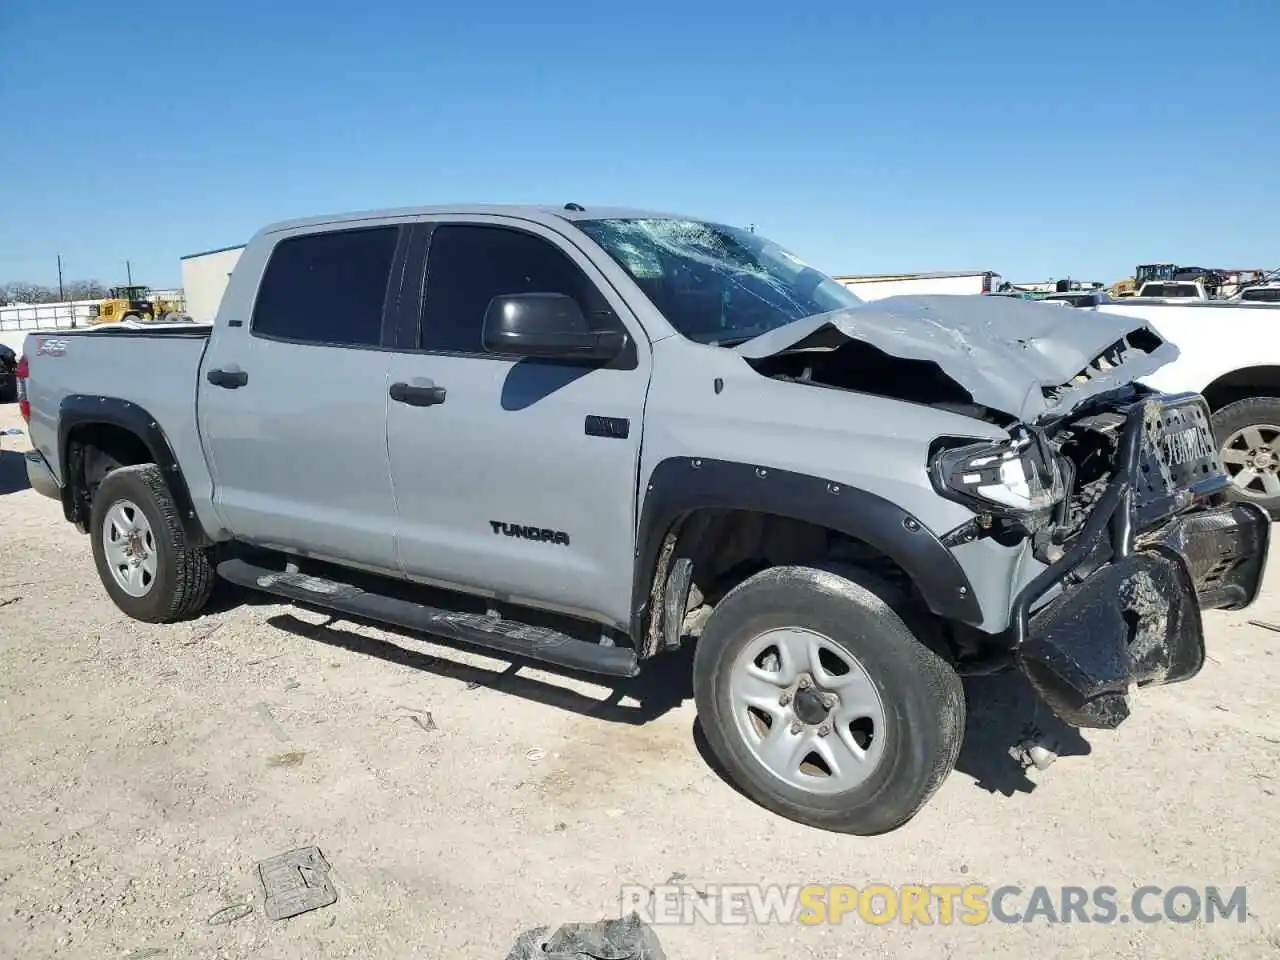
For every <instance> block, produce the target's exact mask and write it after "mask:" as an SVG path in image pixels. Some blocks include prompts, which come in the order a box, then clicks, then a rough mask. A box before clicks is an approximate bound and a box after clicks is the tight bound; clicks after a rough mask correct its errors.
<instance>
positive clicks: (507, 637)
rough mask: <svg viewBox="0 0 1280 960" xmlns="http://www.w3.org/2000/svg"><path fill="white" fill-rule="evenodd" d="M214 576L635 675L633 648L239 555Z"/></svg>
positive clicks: (570, 665) (516, 652) (564, 662)
mask: <svg viewBox="0 0 1280 960" xmlns="http://www.w3.org/2000/svg"><path fill="white" fill-rule="evenodd" d="M218 576H220V577H222V578H223V579H224V580H229V581H230V582H231V583H234V584H237V585H239V586H242V587H247V588H249V589H250V590H261V591H263V592H265V593H270V594H274V595H276V596H278V597H283V598H285V599H287V600H293V601H296V602H298V603H302V604H306V605H310V606H317V607H323V608H325V609H327V610H335V611H337V612H339V613H345V614H348V615H350V616H353V617H362V618H365V619H368V620H376V621H378V622H380V623H389V624H394V625H396V626H399V627H405V628H407V629H409V630H420V631H422V632H423V633H429V634H432V635H434V636H437V637H442V638H444V639H446V640H457V641H460V642H462V643H470V644H474V645H476V646H478V647H487V648H488V649H490V650H496V651H498V652H500V653H503V654H507V655H510V656H517V657H525V658H527V659H530V660H539V661H542V662H543V663H550V664H554V665H556V666H558V667H563V668H565V669H567V670H579V671H582V672H583V673H594V674H602V675H604V676H609V677H634V676H637V675H638V674H639V673H640V663H639V660H638V659H637V657H636V652H635V650H633V649H631V648H630V647H607V646H604V645H603V644H595V643H588V642H587V641H585V640H580V639H578V638H577V637H571V636H569V635H568V634H565V633H561V632H560V631H558V630H553V629H551V628H549V627H541V626H535V625H533V624H527V623H522V622H520V621H517V620H508V619H503V618H500V617H493V616H488V615H486V614H479V613H465V612H457V611H452V610H445V609H442V608H439V607H432V606H428V605H426V604H422V603H414V602H413V601H411V600H402V599H400V598H399V597H394V596H389V595H387V594H382V593H374V592H372V591H369V590H364V589H362V588H360V587H357V586H354V585H352V584H348V583H341V582H339V581H336V580H328V579H325V578H322V577H312V576H308V575H306V574H302V573H289V572H282V571H279V570H271V569H268V568H267V567H260V566H257V565H255V564H252V563H249V562H247V561H245V560H241V559H233V560H224V561H223V562H222V563H220V564H218Z"/></svg>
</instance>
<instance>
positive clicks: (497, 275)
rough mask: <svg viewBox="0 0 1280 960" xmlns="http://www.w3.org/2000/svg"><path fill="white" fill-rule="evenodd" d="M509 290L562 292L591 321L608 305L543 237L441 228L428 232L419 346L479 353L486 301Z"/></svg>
mask: <svg viewBox="0 0 1280 960" xmlns="http://www.w3.org/2000/svg"><path fill="white" fill-rule="evenodd" d="M511 293H562V294H564V295H565V296H569V297H573V299H574V300H576V301H578V306H580V307H581V308H582V312H583V313H584V314H586V315H587V317H588V319H589V320H590V319H591V318H592V316H593V315H596V316H599V314H600V313H601V312H603V311H605V310H607V309H608V305H607V303H606V302H605V300H604V298H603V296H602V294H601V293H600V291H599V290H597V289H596V287H595V284H593V283H592V282H591V281H590V280H589V279H588V278H587V276H586V275H585V274H584V273H583V272H582V271H581V270H579V269H578V267H577V265H575V264H574V262H573V261H572V260H570V259H569V258H568V257H567V256H565V254H564V253H562V252H561V251H560V250H558V249H557V248H556V247H555V246H554V245H553V244H552V243H550V242H549V241H547V240H543V239H542V238H541V237H535V236H533V235H532V234H528V233H521V232H520V231H518V230H509V229H506V228H505V227H483V226H462V225H452V226H441V227H437V228H436V230H435V232H434V233H433V234H432V235H431V252H430V253H429V255H428V260H427V283H426V296H425V297H424V299H423V316H422V321H421V325H420V327H419V331H420V332H419V334H418V345H419V346H420V347H421V348H422V349H424V350H439V351H453V352H458V353H481V352H483V351H484V346H483V344H482V340H481V332H482V330H483V329H484V314H485V311H486V310H487V309H488V307H489V301H490V300H492V299H493V298H494V297H496V296H499V295H502V294H511Z"/></svg>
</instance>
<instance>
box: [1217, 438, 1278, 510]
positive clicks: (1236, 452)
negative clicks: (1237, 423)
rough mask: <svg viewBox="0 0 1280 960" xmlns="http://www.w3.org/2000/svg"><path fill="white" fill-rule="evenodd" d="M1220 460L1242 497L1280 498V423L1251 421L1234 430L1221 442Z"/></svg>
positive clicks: (1258, 498)
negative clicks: (1251, 422)
mask: <svg viewBox="0 0 1280 960" xmlns="http://www.w3.org/2000/svg"><path fill="white" fill-rule="evenodd" d="M1222 463H1223V465H1224V466H1225V467H1226V468H1227V473H1228V474H1229V475H1230V477H1231V482H1232V483H1233V484H1235V487H1236V489H1237V490H1238V491H1239V492H1240V493H1242V494H1244V495H1245V496H1246V497H1251V498H1253V499H1255V500H1270V499H1271V498H1272V497H1280V426H1275V425H1273V424H1269V423H1254V424H1250V425H1249V426H1247V427H1243V428H1241V429H1239V430H1237V431H1236V432H1235V433H1233V434H1231V436H1229V437H1227V442H1226V443H1224V444H1223V445H1222Z"/></svg>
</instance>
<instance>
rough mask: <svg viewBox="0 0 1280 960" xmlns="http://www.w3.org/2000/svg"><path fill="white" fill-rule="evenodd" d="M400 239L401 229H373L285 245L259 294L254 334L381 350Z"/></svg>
mask: <svg viewBox="0 0 1280 960" xmlns="http://www.w3.org/2000/svg"><path fill="white" fill-rule="evenodd" d="M399 234H400V228H399V227H370V228H366V229H361V230H340V231H333V232H328V233H314V234H309V235H307V236H304V237H291V238H289V239H287V240H282V241H280V243H279V244H277V245H276V248H275V250H273V251H272V253H271V259H270V260H269V261H268V262H267V269H266V272H265V273H264V275H263V277H262V286H261V287H260V288H259V290H258V300H257V302H256V303H255V304H254V307H253V326H252V330H253V332H254V333H256V334H259V335H262V336H267V337H281V338H283V339H287V340H302V341H306V342H309V343H336V344H349V345H351V346H376V345H377V344H378V343H380V342H381V339H382V307H383V302H384V301H385V300H386V297H387V279H388V278H389V277H390V275H391V261H392V260H393V259H395V253H396V241H397V240H398V239H399Z"/></svg>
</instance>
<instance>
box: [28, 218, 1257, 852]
mask: <svg viewBox="0 0 1280 960" xmlns="http://www.w3.org/2000/svg"><path fill="white" fill-rule="evenodd" d="M1176 356H1177V349H1176V347H1174V346H1173V345H1172V344H1170V343H1167V342H1165V341H1164V340H1163V339H1162V337H1161V336H1160V335H1159V333H1157V332H1156V331H1155V330H1154V329H1152V328H1151V327H1150V326H1148V325H1147V324H1145V323H1143V322H1142V321H1139V320H1133V319H1128V318H1123V317H1116V316H1108V315H1106V314H1102V313H1099V314H1096V315H1092V316H1090V317H1088V318H1087V319H1082V318H1081V315H1079V314H1076V313H1064V311H1062V309H1061V308H1057V307H1050V306H1044V305H1042V304H1035V303H1029V302H1024V301H1018V300H1013V299H1009V298H996V297H983V296H921V297H897V298H891V299H887V300H880V301H877V302H875V303H873V304H863V303H861V302H860V301H859V300H858V299H857V298H856V297H855V296H854V295H853V294H852V293H850V292H849V291H848V290H846V289H845V288H844V287H843V286H841V285H840V284H839V283H836V282H835V281H833V280H832V279H831V278H829V277H828V276H826V275H824V274H823V273H821V272H820V271H818V270H815V269H813V268H812V267H810V266H808V265H806V264H805V263H804V262H802V261H801V260H800V259H798V258H797V257H795V256H794V255H793V254H791V253H789V252H787V251H786V250H784V249H782V248H780V247H779V246H777V245H776V244H774V243H772V242H770V241H768V240H766V239H764V238H763V237H761V236H758V235H756V234H755V233H753V232H749V231H745V230H741V229H737V228H734V227H729V226H724V225H720V224H715V223H707V222H703V221H698V220H691V219H685V218H681V217H674V216H667V215H662V214H652V213H642V212H636V211H629V210H615V209H609V210H604V209H601V210H589V209H583V208H582V207H581V206H580V205H577V204H569V205H566V206H565V207H564V208H528V207H443V208H412V209H400V210H388V211H380V212H371V213H360V214H352V215H343V216H329V217H320V218H315V219H308V220H300V221H293V222H288V223H280V224H275V225H272V226H269V227H267V228H265V229H263V230H262V231H260V232H259V233H258V234H256V235H255V236H254V237H253V238H252V239H251V241H250V242H249V243H248V245H247V247H246V248H245V250H244V253H243V254H242V256H241V258H240V260H239V262H238V263H237V265H236V267H235V269H234V271H233V273H232V275H231V277H230V280H229V282H228V286H227V289H226V292H225V295H224V298H223V301H222V304H221V306H220V309H219V311H218V314H217V317H216V319H215V320H214V322H213V324H212V325H211V326H210V325H195V324H185V325H184V324H178V325H173V326H167V327H150V328H147V329H123V328H117V329H112V328H101V329H97V330H93V331H84V332H66V331H62V332H58V333H50V334H38V335H34V336H31V337H29V338H28V339H27V341H26V343H25V345H24V357H23V361H22V364H21V369H20V371H19V374H20V377H19V388H20V394H21V402H22V404H23V409H24V412H25V413H26V415H27V416H28V418H29V427H30V431H29V432H30V437H31V442H32V444H33V446H34V448H35V449H34V452H33V453H31V455H30V456H29V460H28V469H29V474H30V478H31V483H32V485H33V486H34V487H35V488H36V489H37V490H40V491H41V492H43V493H45V494H47V495H49V496H51V497H56V498H58V499H60V500H61V502H62V506H63V509H64V511H65V514H66V518H67V520H69V521H70V522H72V523H74V524H76V525H77V526H78V527H79V529H80V530H82V531H83V532H85V533H87V534H89V536H90V543H91V544H92V549H93V553H94V558H95V560H96V563H97V567H98V570H99V573H100V575H101V578H102V583H103V585H104V587H105V589H106V591H107V592H108V593H109V594H110V596H111V598H112V600H113V601H114V602H115V603H116V604H117V605H118V606H119V607H120V609H121V610H123V611H125V612H126V613H127V614H128V615H130V616H132V617H135V618H138V619H141V620H147V621H155V622H158V621H170V620H176V619H179V618H182V617H189V616H192V615H194V614H196V613H197V612H198V611H199V610H200V609H201V607H202V605H203V604H204V603H205V602H206V600H207V599H208V597H209V593H210V590H211V588H212V586H213V584H214V581H215V577H222V578H224V579H226V580H229V581H232V582H234V583H236V584H240V585H242V586H244V587H248V588H251V589H253V590H259V591H265V592H267V593H269V594H273V595H275V596H278V597H281V598H284V599H286V600H289V601H293V602H297V603H301V604H305V605H310V606H314V607H320V608H325V609H329V610H332V611H335V612H337V613H338V614H345V615H348V616H352V617H359V618H365V619H373V620H376V621H379V622H383V623H388V624H393V625H398V626H400V627H403V628H407V629H411V630H421V631H425V632H428V633H430V634H432V635H435V636H437V637H442V638H445V639H446V640H450V639H451V640H455V641H463V642H467V643H471V644H478V645H481V646H484V647H487V648H491V649H494V650H497V651H501V652H502V653H504V654H507V655H511V656H514V657H523V658H529V659H533V660H537V661H542V662H545V663H550V664H554V665H558V666H560V667H563V668H568V669H574V670H582V671H589V672H592V673H594V674H599V675H606V676H614V677H631V676H633V675H635V674H637V672H638V671H639V670H640V669H641V666H642V665H643V664H644V663H646V662H647V661H650V660H652V659H653V658H654V657H657V656H659V655H661V654H662V653H664V652H667V651H672V650H674V649H676V648H678V647H680V646H681V645H683V644H688V643H694V644H696V646H695V648H694V651H693V674H694V675H693V688H694V693H695V699H696V704H697V708H698V712H699V716H700V719H701V723H702V726H703V728H704V730H705V732H706V736H707V740H708V742H709V744H710V747H711V749H712V751H713V753H714V755H715V756H716V758H717V759H718V761H719V762H720V763H721V764H722V765H723V767H724V768H725V769H726V770H727V771H728V773H729V775H730V776H731V777H732V778H733V779H734V780H735V781H736V783H737V784H738V785H739V786H740V788H741V789H742V790H743V792H745V793H746V794H747V795H748V796H750V797H751V798H753V799H754V800H756V801H757V802H759V803H761V804H763V805H764V806H766V807H768V808H769V809H771V810H774V811H776V812H778V813H780V814H782V815H784V816H787V817H790V818H792V819H795V820H798V821H800V822H803V823H807V824H811V825H814V826H818V827H822V828H826V829H830V830H838V831H845V832H850V833H860V834H870V833H877V832H882V831H885V830H889V829H892V828H894V827H895V826H897V825H899V824H902V823H903V822H905V821H906V820H908V819H909V818H911V817H912V816H913V815H914V814H915V812H916V811H918V810H919V809H920V807H921V806H923V805H924V804H925V803H926V802H927V801H928V799H929V798H930V796H931V795H932V794H933V793H934V791H935V790H936V789H937V788H938V786H939V785H940V784H941V783H942V781H943V779H944V778H945V777H946V776H947V774H948V773H949V772H950V770H951V769H952V767H953V765H954V763H955V760H956V756H957V753H958V752H959V749H960V742H961V739H962V737H963V733H964V729H965V708H966V703H965V694H964V690H963V688H962V685H961V681H960V676H961V675H962V674H965V673H969V672H977V671H989V670H993V669H998V668H1001V667H1003V666H1016V667H1017V668H1020V669H1021V670H1023V671H1024V672H1025V674H1026V675H1027V676H1028V677H1029V678H1030V680H1031V683H1032V684H1033V685H1034V687H1035V689H1036V690H1037V691H1038V692H1039V694H1040V695H1041V696H1042V697H1043V699H1044V700H1045V701H1046V702H1047V703H1048V705H1049V706H1050V707H1051V708H1052V709H1053V711H1054V712H1056V714H1057V715H1058V716H1059V717H1061V718H1062V719H1063V720H1065V721H1067V722H1068V723H1071V724H1075V725H1078V726H1089V727H1114V726H1116V725H1117V724H1119V723H1120V722H1121V721H1123V720H1124V718H1125V717H1126V716H1127V715H1128V709H1129V698H1130V696H1131V694H1132V689H1133V688H1134V687H1135V686H1142V685H1147V684H1159V683H1171V682H1174V681H1179V680H1184V679H1186V678H1189V677H1191V676H1193V675H1195V674H1196V673H1197V672H1198V671H1199V669H1200V667H1201V665H1202V663H1203V660H1204V657H1205V644H1204V637H1203V631H1202V625H1201V610H1202V609H1206V608H1231V609H1238V608H1240V607H1244V606H1247V605H1248V604H1250V603H1252V602H1253V600H1254V599H1255V597H1256V595H1257V592H1258V589H1259V583H1260V579H1261V576H1262V570H1263V564H1264V558H1265V556H1266V551H1267V545H1268V540H1269V535H1270V525H1269V521H1268V517H1267V515H1266V514H1265V513H1264V512H1263V511H1262V510H1261V509H1259V508H1258V507H1257V506H1255V505H1253V504H1249V503H1243V502H1233V501H1232V500H1230V499H1229V498H1228V496H1229V495H1228V493H1227V490H1228V481H1227V477H1226V475H1225V473H1224V472H1223V465H1222V463H1221V462H1220V461H1219V459H1218V455H1217V451H1216V448H1215V444H1214V442H1213V438H1212V436H1211V434H1210V432H1209V425H1208V420H1207V411H1206V408H1205V405H1204V403H1203V401H1202V400H1201V398H1200V397H1198V396H1196V395H1178V396H1168V395H1162V394H1158V393H1155V392H1153V391H1151V390H1149V389H1147V388H1145V387H1143V386H1142V385H1141V384H1140V383H1138V382H1137V381H1139V380H1140V379H1141V378H1142V377H1143V376H1146V375H1148V374H1150V373H1151V372H1152V371H1154V370H1155V369H1157V368H1158V367H1160V366H1161V365H1163V364H1165V363H1167V362H1168V361H1170V360H1171V359H1173V358H1174V357H1176Z"/></svg>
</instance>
